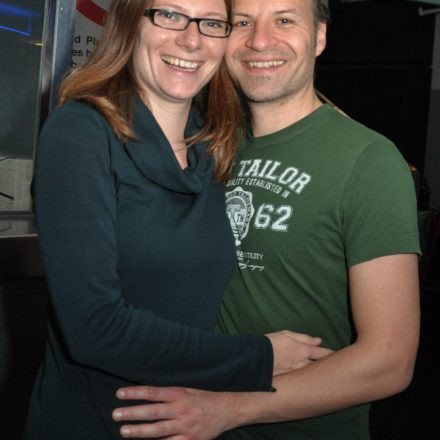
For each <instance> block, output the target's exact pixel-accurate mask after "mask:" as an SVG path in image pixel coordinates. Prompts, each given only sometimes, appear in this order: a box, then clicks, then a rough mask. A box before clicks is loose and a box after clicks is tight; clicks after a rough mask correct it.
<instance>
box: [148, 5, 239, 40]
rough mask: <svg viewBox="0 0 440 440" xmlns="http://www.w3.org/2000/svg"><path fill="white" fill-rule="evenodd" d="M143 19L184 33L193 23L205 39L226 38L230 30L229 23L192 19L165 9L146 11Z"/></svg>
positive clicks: (208, 19)
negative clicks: (145, 18)
mask: <svg viewBox="0 0 440 440" xmlns="http://www.w3.org/2000/svg"><path fill="white" fill-rule="evenodd" d="M144 16H145V17H149V18H150V20H151V22H152V23H153V24H154V25H155V26H158V27H160V28H163V29H170V30H173V31H184V30H185V29H187V28H188V26H189V25H190V23H191V22H192V21H193V22H194V23H197V26H198V29H199V32H200V33H201V34H202V35H206V36H207V37H214V38H226V37H227V36H228V35H229V34H230V33H231V29H232V25H231V23H228V22H227V21H223V20H217V19H213V18H194V17H188V15H185V14H181V13H180V12H176V11H169V10H167V9H146V10H145V12H144Z"/></svg>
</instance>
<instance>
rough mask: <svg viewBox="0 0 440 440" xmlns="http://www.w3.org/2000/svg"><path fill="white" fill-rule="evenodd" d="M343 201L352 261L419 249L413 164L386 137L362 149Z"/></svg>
mask: <svg viewBox="0 0 440 440" xmlns="http://www.w3.org/2000/svg"><path fill="white" fill-rule="evenodd" d="M341 206H342V213H341V215H342V223H343V240H344V246H345V249H346V259H347V265H348V266H353V265H355V264H358V263H361V262H364V261H367V260H370V259H373V258H377V257H381V256H385V255H394V254H406V253H418V254H419V253H420V246H419V233H418V226H417V205H416V197H415V188H414V183H413V179H412V176H411V173H410V169H409V166H408V164H407V163H406V162H405V160H404V159H403V157H402V156H401V154H400V153H399V151H398V150H397V148H396V147H395V146H394V145H393V144H392V143H391V142H389V141H387V140H386V139H385V138H381V139H379V140H376V141H375V142H373V143H371V144H370V145H369V146H368V147H366V148H365V149H364V150H363V152H362V153H361V154H360V156H359V158H358V160H357V161H356V163H355V165H354V167H353V169H352V172H351V175H350V177H349V179H348V181H347V185H346V188H345V191H344V195H343V198H342V205H341Z"/></svg>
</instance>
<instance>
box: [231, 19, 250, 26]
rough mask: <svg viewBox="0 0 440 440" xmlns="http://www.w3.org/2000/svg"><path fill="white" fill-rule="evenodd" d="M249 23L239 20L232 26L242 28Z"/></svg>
mask: <svg viewBox="0 0 440 440" xmlns="http://www.w3.org/2000/svg"><path fill="white" fill-rule="evenodd" d="M250 25H251V24H250V23H249V22H248V21H246V20H240V21H236V22H235V23H234V27H238V28H240V27H241V28H243V27H249V26H250Z"/></svg>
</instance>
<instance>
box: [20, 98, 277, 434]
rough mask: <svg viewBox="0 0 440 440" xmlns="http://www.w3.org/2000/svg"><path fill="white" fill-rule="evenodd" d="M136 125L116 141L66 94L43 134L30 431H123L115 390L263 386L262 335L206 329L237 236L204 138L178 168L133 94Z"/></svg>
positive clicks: (193, 124) (265, 354)
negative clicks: (41, 309)
mask: <svg viewBox="0 0 440 440" xmlns="http://www.w3.org/2000/svg"><path fill="white" fill-rule="evenodd" d="M193 113H194V112H193ZM193 113H192V116H191V118H190V121H189V123H188V127H187V134H190V133H193V132H194V130H196V129H197V121H196V119H197V118H196V117H195V116H194V114H193ZM134 129H135V132H136V134H137V136H138V138H139V140H140V142H127V143H126V144H125V145H122V144H121V143H120V142H118V140H117V139H116V137H115V136H114V134H113V133H112V131H111V129H110V126H109V125H108V124H107V122H106V121H105V119H104V118H103V117H102V116H101V115H100V114H99V113H98V112H97V111H96V110H94V109H93V108H91V107H90V106H88V105H86V104H84V103H79V102H72V103H69V104H67V105H64V106H63V107H61V108H59V109H57V110H55V111H54V112H53V113H52V115H51V116H50V117H49V119H48V121H47V122H46V124H45V126H44V129H43V131H42V134H41V141H40V145H39V147H38V150H37V159H36V170H35V182H34V184H35V206H36V215H37V224H38V232H39V237H40V247H41V251H42V254H43V258H44V262H45V266H46V272H47V280H48V284H49V289H50V299H51V312H50V322H49V338H48V344H47V351H46V354H45V359H44V362H43V364H42V366H41V368H40V371H39V373H38V376H37V379H36V383H35V386H34V390H33V395H32V399H31V403H30V407H29V415H28V421H27V425H26V433H25V438H26V439H32V440H36V439H44V440H61V439H63V440H70V439H72V440H73V439H75V440H82V439H93V440H104V439H107V438H108V439H110V438H115V439H116V438H117V439H120V436H119V433H118V425H117V424H116V423H114V422H113V421H112V420H111V411H112V410H113V409H114V408H115V407H116V406H120V405H121V402H120V401H118V400H117V399H116V398H115V397H114V395H115V391H116V389H117V388H118V387H120V386H124V385H130V384H152V385H178V386H180V385H181V386H190V387H199V388H206V389H211V390H237V391H240V390H269V389H270V384H271V376H272V362H273V359H272V349H271V346H270V343H269V341H268V340H267V339H266V338H265V337H263V336H232V337H227V336H222V335H218V334H214V333H212V332H211V329H212V328H213V325H214V321H215V317H216V315H217V309H218V306H219V303H220V300H221V296H222V293H223V289H224V287H225V284H226V282H227V279H228V277H229V275H230V273H231V271H232V268H233V265H234V244H233V239H232V234H231V231H230V228H229V225H228V221H227V218H226V215H225V206H224V187H223V185H222V184H219V183H213V182H212V170H213V160H212V158H211V157H209V156H208V155H207V154H206V145H205V144H199V145H196V146H194V147H192V148H190V149H189V151H188V159H189V167H188V169H186V170H181V168H180V166H179V165H178V163H177V161H176V158H175V156H174V153H173V152H172V150H171V147H170V145H169V143H168V142H167V140H166V138H165V137H164V135H163V132H162V131H161V129H160V127H159V126H158V124H157V122H156V121H155V119H154V118H153V116H152V115H151V113H150V112H149V110H148V109H147V107H145V106H144V104H143V103H141V101H137V104H136V108H135V119H134Z"/></svg>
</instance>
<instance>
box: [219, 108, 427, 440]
mask: <svg viewBox="0 0 440 440" xmlns="http://www.w3.org/2000/svg"><path fill="white" fill-rule="evenodd" d="M226 199H227V211H228V216H229V219H230V221H231V225H232V228H233V231H234V235H235V239H236V247H237V249H236V250H237V258H238V267H237V269H236V271H235V273H234V275H233V277H232V279H231V281H230V283H229V285H228V288H227V290H226V294H225V297H224V300H223V305H222V308H221V312H220V317H219V322H218V326H219V328H220V330H221V331H222V332H224V333H227V334H235V333H257V334H258V333H268V332H272V331H276V330H282V329H289V330H292V331H296V332H302V333H308V334H311V335H315V336H320V337H322V339H323V346H326V347H330V348H332V349H334V350H338V349H340V348H342V347H345V346H347V345H349V344H350V343H352V342H353V340H354V339H355V337H356V335H355V332H354V329H353V327H352V320H351V314H350V306H349V295H348V279H347V267H350V266H352V265H355V264H357V263H360V262H363V261H366V260H370V259H372V258H376V257H380V256H384V255H390V254H400V253H418V252H419V251H420V250H419V242H418V228H417V217H416V203H415V194H414V186H413V182H412V179H411V175H410V172H409V167H408V165H407V164H406V162H405V161H404V160H403V158H402V157H401V155H400V153H399V152H398V151H397V149H396V148H395V147H394V145H393V144H392V143H391V142H390V141H388V140H387V139H385V138H384V137H383V136H381V135H379V134H378V133H375V132H373V131H371V130H369V129H368V128H366V127H364V126H363V125H361V124H359V123H357V122H355V121H353V120H351V119H349V118H347V117H345V116H343V115H341V114H339V113H338V112H336V111H335V110H333V109H332V108H331V107H329V106H327V105H324V106H321V107H320V108H319V109H318V110H316V111H315V112H314V113H312V114H311V115H309V116H307V117H306V118H304V119H302V120H300V121H299V122H297V123H295V124H294V125H292V126H290V127H288V128H285V129H283V130H281V131H279V132H277V133H274V134H271V135H268V136H262V137H258V138H254V139H250V140H247V141H246V142H244V144H243V145H242V146H241V148H240V151H239V155H238V157H237V163H236V167H235V171H234V173H233V176H232V178H231V179H230V180H229V182H228V183H227V191H226ZM368 411H369V407H368V405H363V406H358V407H355V408H351V409H348V410H344V411H339V412H336V413H332V414H329V415H324V416H320V417H315V418H311V419H308V420H302V421H295V422H288V423H278V424H269V425H258V426H254V427H247V428H243V429H239V430H235V431H233V432H231V433H229V434H228V436H227V438H228V439H253V440H255V439H273V440H282V439H289V440H292V439H304V440H306V439H307V440H311V439H325V440H329V439H335V440H345V439H346V440H356V439H367V438H369V434H368Z"/></svg>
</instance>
